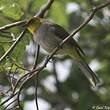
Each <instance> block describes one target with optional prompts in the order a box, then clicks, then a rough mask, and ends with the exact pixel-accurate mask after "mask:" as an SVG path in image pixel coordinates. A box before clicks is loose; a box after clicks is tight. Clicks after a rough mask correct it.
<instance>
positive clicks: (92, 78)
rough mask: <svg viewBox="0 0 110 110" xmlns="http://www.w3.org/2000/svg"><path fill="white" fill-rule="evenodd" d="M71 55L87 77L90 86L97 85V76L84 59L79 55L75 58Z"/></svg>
mask: <svg viewBox="0 0 110 110" xmlns="http://www.w3.org/2000/svg"><path fill="white" fill-rule="evenodd" d="M71 57H72V58H73V59H74V60H75V62H76V64H77V65H78V66H79V68H80V69H81V71H82V72H83V73H84V75H85V76H86V77H87V79H88V80H89V82H90V83H91V84H92V86H93V87H96V86H98V85H99V84H100V79H99V77H98V76H97V74H96V73H94V72H93V71H92V69H91V68H90V67H89V66H88V64H87V63H86V61H85V60H84V59H83V57H81V56H79V58H78V59H75V57H74V56H72V55H71Z"/></svg>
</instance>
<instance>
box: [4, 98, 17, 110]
mask: <svg viewBox="0 0 110 110" xmlns="http://www.w3.org/2000/svg"><path fill="white" fill-rule="evenodd" d="M16 101H17V99H14V100H13V101H12V102H10V103H9V104H8V105H6V106H5V108H4V109H3V110H6V109H7V108H8V107H9V106H10V105H12V104H13V103H14V102H16Z"/></svg>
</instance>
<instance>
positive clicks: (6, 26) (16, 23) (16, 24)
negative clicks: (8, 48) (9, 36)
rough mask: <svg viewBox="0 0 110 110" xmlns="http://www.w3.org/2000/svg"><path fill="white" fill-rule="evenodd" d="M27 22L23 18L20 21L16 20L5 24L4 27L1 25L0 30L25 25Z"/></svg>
mask: <svg viewBox="0 0 110 110" xmlns="http://www.w3.org/2000/svg"><path fill="white" fill-rule="evenodd" d="M26 23H27V21H26V20H23V21H18V22H14V23H11V24H7V25H5V26H3V27H0V31H4V30H7V29H9V28H12V27H15V26H20V25H24V24H26Z"/></svg>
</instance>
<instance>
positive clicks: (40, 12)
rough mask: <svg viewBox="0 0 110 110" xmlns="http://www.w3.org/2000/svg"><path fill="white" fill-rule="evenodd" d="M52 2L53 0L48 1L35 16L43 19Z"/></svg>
mask: <svg viewBox="0 0 110 110" xmlns="http://www.w3.org/2000/svg"><path fill="white" fill-rule="evenodd" d="M53 2H54V0H48V2H47V4H45V5H44V6H43V7H42V8H41V9H40V10H39V12H38V13H37V14H36V15H35V16H39V17H41V18H43V17H44V15H45V13H46V12H47V10H49V9H50V7H51V6H52V4H53Z"/></svg>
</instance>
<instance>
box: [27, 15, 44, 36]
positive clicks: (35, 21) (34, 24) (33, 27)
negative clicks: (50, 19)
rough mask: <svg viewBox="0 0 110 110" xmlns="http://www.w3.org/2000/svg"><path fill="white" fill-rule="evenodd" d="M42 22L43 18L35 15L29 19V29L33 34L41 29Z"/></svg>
mask: <svg viewBox="0 0 110 110" xmlns="http://www.w3.org/2000/svg"><path fill="white" fill-rule="evenodd" d="M42 23H43V19H42V18H39V17H33V18H31V19H30V20H29V22H28V25H27V29H28V30H29V31H30V32H31V33H32V34H33V33H35V32H36V31H37V30H38V29H39V27H40V26H41V24H42Z"/></svg>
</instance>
